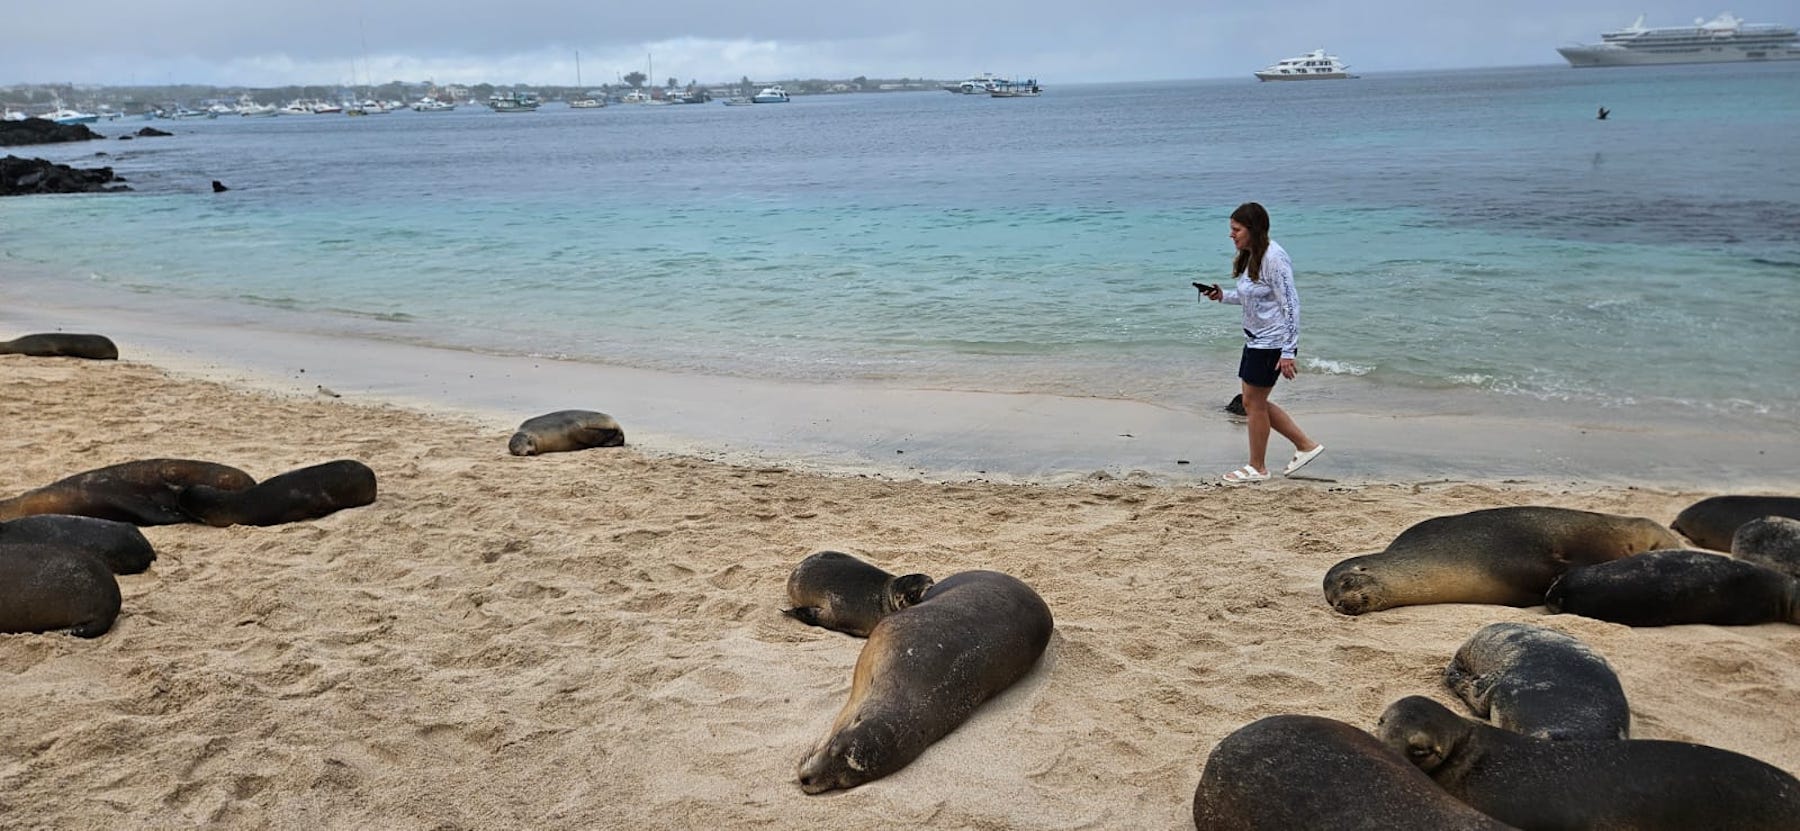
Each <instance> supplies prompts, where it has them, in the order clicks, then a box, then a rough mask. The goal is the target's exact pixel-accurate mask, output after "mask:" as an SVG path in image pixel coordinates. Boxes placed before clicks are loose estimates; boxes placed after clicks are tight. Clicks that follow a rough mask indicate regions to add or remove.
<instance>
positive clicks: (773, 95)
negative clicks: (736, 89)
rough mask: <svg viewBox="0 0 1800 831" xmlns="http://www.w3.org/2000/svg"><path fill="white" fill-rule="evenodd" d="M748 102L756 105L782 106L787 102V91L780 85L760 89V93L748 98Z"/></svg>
mask: <svg viewBox="0 0 1800 831" xmlns="http://www.w3.org/2000/svg"><path fill="white" fill-rule="evenodd" d="M750 100H751V101H754V102H756V103H758V104H783V103H786V102H787V100H788V94H787V90H785V89H782V88H781V85H780V84H776V85H774V86H767V87H763V88H762V92H759V93H757V94H755V95H752V96H750Z"/></svg>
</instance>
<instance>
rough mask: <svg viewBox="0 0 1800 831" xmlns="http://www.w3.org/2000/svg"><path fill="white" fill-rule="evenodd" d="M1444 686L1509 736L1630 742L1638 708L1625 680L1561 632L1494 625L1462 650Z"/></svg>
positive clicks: (1597, 655)
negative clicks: (1628, 696) (1627, 697)
mask: <svg viewBox="0 0 1800 831" xmlns="http://www.w3.org/2000/svg"><path fill="white" fill-rule="evenodd" d="M1444 685H1445V686H1447V687H1449V688H1450V691H1451V692H1453V693H1456V697H1457V698H1460V699H1462V700H1463V702H1464V703H1466V704H1468V705H1469V710H1470V711H1471V712H1473V713H1475V714H1476V715H1478V716H1481V717H1482V718H1486V719H1490V720H1492V721H1493V723H1494V726H1496V727H1499V728H1501V729H1502V730H1511V731H1513V732H1514V733H1518V734H1520V735H1525V736H1531V737H1533V738H1539V739H1554V740H1562V739H1623V738H1625V737H1626V736H1627V735H1628V734H1629V733H1630V731H1631V706H1630V705H1629V704H1626V703H1625V689H1624V688H1623V687H1621V686H1619V676H1618V675H1615V674H1614V673H1613V669H1612V667H1611V666H1609V665H1608V664H1607V663H1606V659H1605V658H1602V657H1600V653H1598V652H1595V651H1594V650H1592V649H1589V648H1588V647H1587V645H1586V644H1584V643H1582V642H1581V641H1579V640H1576V639H1575V638H1573V637H1570V636H1568V635H1565V634H1563V633H1561V632H1558V631H1556V630H1554V629H1546V628H1544V627H1542V626H1531V625H1529V624H1524V623H1490V624H1488V625H1486V626H1483V627H1481V629H1479V630H1477V631H1476V632H1475V634H1474V635H1471V636H1469V639H1468V640H1467V641H1464V642H1463V645H1462V647H1460V648H1459V649H1457V650H1456V656H1455V657H1454V658H1452V659H1451V660H1450V664H1449V665H1448V666H1446V667H1444Z"/></svg>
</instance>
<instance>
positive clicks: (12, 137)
mask: <svg viewBox="0 0 1800 831" xmlns="http://www.w3.org/2000/svg"><path fill="white" fill-rule="evenodd" d="M97 138H105V136H102V135H100V134H99V133H96V132H94V131H93V130H89V129H88V127H87V125H86V124H58V123H56V122H54V121H51V120H49V119H47V118H27V119H25V120H24V121H0V147H14V146H17V145H20V144H51V143H54V142H59V141H89V140H92V139H97Z"/></svg>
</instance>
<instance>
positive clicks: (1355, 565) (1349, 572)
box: [1325, 556, 1393, 615]
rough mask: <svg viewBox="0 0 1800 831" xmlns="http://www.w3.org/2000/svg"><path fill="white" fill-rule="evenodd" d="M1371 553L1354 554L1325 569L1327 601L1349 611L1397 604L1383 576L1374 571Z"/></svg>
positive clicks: (1332, 605) (1337, 608) (1352, 613)
mask: <svg viewBox="0 0 1800 831" xmlns="http://www.w3.org/2000/svg"><path fill="white" fill-rule="evenodd" d="M1368 559H1369V557H1368V556H1363V557H1351V558H1350V559H1348V560H1345V561H1343V562H1341V563H1338V564H1337V565H1335V566H1332V567H1331V570H1330V571H1327V572H1325V602H1326V603H1330V604H1331V608H1333V609H1336V610H1338V611H1339V612H1342V613H1344V614H1346V615H1360V614H1362V613H1364V612H1378V611H1381V610H1382V609H1386V608H1388V607H1389V606H1391V605H1393V604H1391V603H1390V602H1388V599H1387V587H1386V586H1385V585H1384V584H1383V583H1382V579H1381V576H1380V575H1378V574H1376V573H1374V572H1372V571H1370V569H1369V566H1368V562H1367V561H1368Z"/></svg>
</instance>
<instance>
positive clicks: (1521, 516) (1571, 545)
mask: <svg viewBox="0 0 1800 831" xmlns="http://www.w3.org/2000/svg"><path fill="white" fill-rule="evenodd" d="M1680 544H1681V541H1680V539H1679V538H1678V537H1676V536H1675V534H1674V533H1673V532H1671V531H1670V530H1669V529H1667V528H1664V527H1662V525H1660V524H1658V523H1656V522H1653V521H1651V520H1648V519H1644V518H1643V517H1631V516H1619V515H1616V514H1602V513H1595V512H1593V511H1577V510H1572V509H1569V508H1550V507H1543V506H1533V505H1527V506H1520V507H1510V508H1488V509H1485V510H1480V511H1470V512H1469V513H1466V514H1456V515H1453V516H1441V517H1434V518H1432V519H1428V520H1425V521H1424V522H1421V523H1418V524H1417V525H1414V526H1412V527H1411V528H1408V529H1406V530H1405V531H1402V532H1400V535H1399V536H1397V537H1395V538H1394V541H1393V542H1391V543H1388V546H1387V548H1386V549H1385V550H1382V551H1379V552H1376V553H1374V554H1365V555H1363V556H1360V557H1351V558H1350V559H1347V560H1344V561H1343V562H1340V563H1338V564H1337V565H1335V566H1332V567H1331V570H1330V571H1328V572H1326V574H1325V601H1326V602H1327V603H1330V604H1331V606H1332V608H1334V609H1337V610H1338V611H1340V612H1343V613H1344V614H1347V615H1360V614H1363V613H1364V612H1375V611H1380V610H1382V609H1391V608H1394V607H1395V606H1414V605H1419V604H1425V603H1492V604H1496V605H1501V606H1535V605H1537V604H1539V603H1542V602H1544V590H1545V589H1547V588H1549V587H1550V581H1552V580H1555V579H1556V577H1557V575H1559V574H1562V573H1563V571H1565V570H1567V569H1568V568H1569V567H1571V566H1577V565H1586V564H1589V563H1600V562H1606V561H1607V560H1615V559H1618V558H1620V557H1629V556H1631V555H1633V554H1640V553H1643V552H1645V551H1652V550H1655V549H1658V548H1669V547H1672V546H1678V545H1680Z"/></svg>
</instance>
